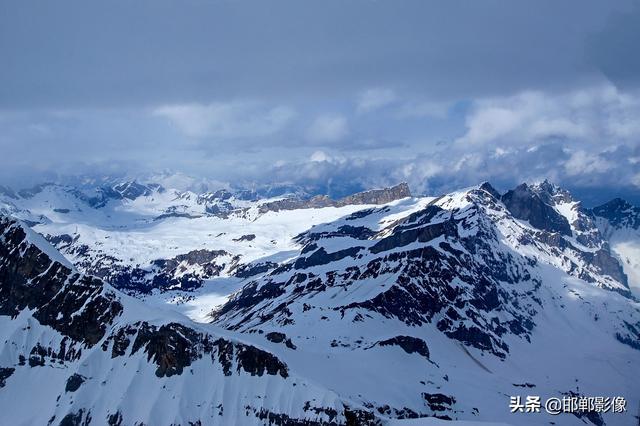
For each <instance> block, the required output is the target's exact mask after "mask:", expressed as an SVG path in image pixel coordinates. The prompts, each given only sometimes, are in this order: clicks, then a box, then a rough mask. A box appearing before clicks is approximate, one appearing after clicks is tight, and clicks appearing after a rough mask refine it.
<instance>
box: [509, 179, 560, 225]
mask: <svg viewBox="0 0 640 426" xmlns="http://www.w3.org/2000/svg"><path fill="white" fill-rule="evenodd" d="M502 202H503V203H504V205H505V206H507V209H509V211H510V212H511V214H512V215H513V216H514V217H516V218H518V219H522V220H526V221H528V222H529V223H530V224H531V225H532V226H535V227H536V228H539V229H543V230H545V231H550V232H559V233H560V234H562V235H571V226H570V225H569V222H568V221H567V219H566V218H564V217H563V216H561V215H560V214H559V213H558V212H556V211H555V210H554V209H553V207H551V206H550V205H549V204H548V203H546V202H545V200H544V199H543V198H542V197H541V196H540V195H539V194H538V193H536V192H534V191H532V190H531V188H530V187H529V186H528V185H527V184H526V183H523V184H522V185H520V186H518V187H517V188H515V189H513V190H511V191H508V192H507V193H506V194H504V195H503V196H502Z"/></svg>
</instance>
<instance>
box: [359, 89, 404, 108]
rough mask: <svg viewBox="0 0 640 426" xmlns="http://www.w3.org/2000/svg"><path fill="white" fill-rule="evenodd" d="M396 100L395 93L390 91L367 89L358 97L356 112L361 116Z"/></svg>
mask: <svg viewBox="0 0 640 426" xmlns="http://www.w3.org/2000/svg"><path fill="white" fill-rule="evenodd" d="M397 99H398V97H397V95H396V93H395V92H394V91H393V90H391V89H385V88H373V89H368V90H365V91H364V92H362V93H360V95H359V96H358V104H357V107H356V111H357V112H358V113H361V114H362V113H367V112H371V111H375V110H377V109H380V108H383V107H385V106H387V105H389V104H392V103H394V102H395V101H396V100H397Z"/></svg>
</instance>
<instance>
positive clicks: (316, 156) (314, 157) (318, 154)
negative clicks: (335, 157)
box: [309, 151, 331, 163]
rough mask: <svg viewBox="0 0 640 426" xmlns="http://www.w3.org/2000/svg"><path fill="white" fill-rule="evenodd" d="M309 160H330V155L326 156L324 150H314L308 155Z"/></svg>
mask: <svg viewBox="0 0 640 426" xmlns="http://www.w3.org/2000/svg"><path fill="white" fill-rule="evenodd" d="M309 160H310V161H311V162H314V163H321V162H323V161H329V160H331V157H330V156H328V155H327V154H326V153H325V152H324V151H316V152H314V153H313V154H311V157H309Z"/></svg>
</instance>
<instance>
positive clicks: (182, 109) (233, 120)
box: [153, 101, 295, 139]
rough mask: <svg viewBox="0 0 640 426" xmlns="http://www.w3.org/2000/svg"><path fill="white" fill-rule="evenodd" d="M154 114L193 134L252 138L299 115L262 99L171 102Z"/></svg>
mask: <svg viewBox="0 0 640 426" xmlns="http://www.w3.org/2000/svg"><path fill="white" fill-rule="evenodd" d="M153 115H156V116H159V117H165V118H167V119H169V120H170V121H171V122H172V123H173V124H175V125H176V126H177V127H178V128H179V129H180V130H181V131H182V132H184V133H185V134H186V135H187V136H189V137H193V138H205V137H213V138H225V139H235V138H252V137H260V136H267V135H271V134H274V133H277V132H279V131H281V130H282V129H283V128H284V127H285V126H286V125H287V124H288V123H289V122H290V121H291V119H292V118H293V117H294V116H295V111H294V110H293V109H291V108H288V107H284V106H276V107H266V106H265V105H263V104H261V103H259V102H251V101H232V102H226V103H225V102H213V103H210V104H207V105H203V104H182V105H167V106H162V107H159V108H156V109H155V110H154V111H153Z"/></svg>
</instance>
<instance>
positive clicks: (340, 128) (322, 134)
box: [307, 114, 349, 142]
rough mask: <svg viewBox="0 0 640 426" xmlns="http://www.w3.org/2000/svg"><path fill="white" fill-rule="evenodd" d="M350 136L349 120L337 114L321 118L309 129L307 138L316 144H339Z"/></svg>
mask: <svg viewBox="0 0 640 426" xmlns="http://www.w3.org/2000/svg"><path fill="white" fill-rule="evenodd" d="M348 134H349V127H348V125H347V119H346V118H345V117H343V116H341V115H337V114H331V115H323V116H320V117H318V118H316V119H315V120H314V121H313V123H311V126H309V128H308V129H307V137H308V138H309V139H310V140H311V141H314V142H338V141H340V140H342V139H344V138H345V137H346V136H347V135H348Z"/></svg>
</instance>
